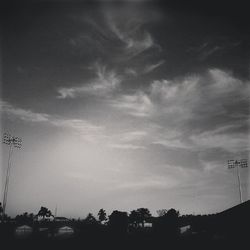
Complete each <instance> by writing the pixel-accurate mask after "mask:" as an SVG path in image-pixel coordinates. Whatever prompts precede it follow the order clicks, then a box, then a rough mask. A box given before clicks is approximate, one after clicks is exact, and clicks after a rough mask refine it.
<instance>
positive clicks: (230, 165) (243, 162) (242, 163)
mask: <svg viewBox="0 0 250 250" xmlns="http://www.w3.org/2000/svg"><path fill="white" fill-rule="evenodd" d="M235 167H236V169H237V177H238V185H239V194H240V203H242V202H243V200H242V190H241V181H240V170H239V168H240V167H241V168H247V167H248V165H247V160H246V159H241V160H228V168H229V169H231V168H235Z"/></svg>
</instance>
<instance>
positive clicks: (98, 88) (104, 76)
mask: <svg viewBox="0 0 250 250" xmlns="http://www.w3.org/2000/svg"><path fill="white" fill-rule="evenodd" d="M93 68H94V70H95V71H96V75H97V76H96V78H95V79H93V80H92V81H90V82H88V83H86V84H84V85H80V86H76V87H70V88H67V87H61V88H59V89H58V93H59V96H58V98H59V99H65V98H75V97H78V96H81V95H84V94H88V95H108V94H110V93H112V92H113V91H114V90H116V89H117V88H118V87H119V86H120V83H121V81H122V77H121V76H120V75H118V74H117V73H116V72H115V71H114V70H107V67H106V66H103V65H100V64H99V63H96V64H95V66H94V67H93Z"/></svg>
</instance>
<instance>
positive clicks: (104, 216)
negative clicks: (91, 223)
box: [98, 208, 107, 223]
mask: <svg viewBox="0 0 250 250" xmlns="http://www.w3.org/2000/svg"><path fill="white" fill-rule="evenodd" d="M98 220H99V221H100V222H101V223H103V222H104V221H106V220H107V214H106V211H105V210H104V209H103V208H101V209H100V210H99V212H98Z"/></svg>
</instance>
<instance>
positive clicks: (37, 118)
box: [0, 101, 50, 122]
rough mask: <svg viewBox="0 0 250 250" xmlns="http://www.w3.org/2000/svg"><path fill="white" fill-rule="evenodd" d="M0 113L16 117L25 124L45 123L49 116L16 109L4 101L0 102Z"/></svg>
mask: <svg viewBox="0 0 250 250" xmlns="http://www.w3.org/2000/svg"><path fill="white" fill-rule="evenodd" d="M0 106H1V111H2V112H3V113H4V114H7V115H8V116H13V117H18V118H19V119H21V120H23V121H27V122H46V121H49V119H50V115H48V114H45V113H36V112H33V111H31V110H26V109H22V108H16V107H14V106H12V105H11V104H9V103H8V102H5V101H0Z"/></svg>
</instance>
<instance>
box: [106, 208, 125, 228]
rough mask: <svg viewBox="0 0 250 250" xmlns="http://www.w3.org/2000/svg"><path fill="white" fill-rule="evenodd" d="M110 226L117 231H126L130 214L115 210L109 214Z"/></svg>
mask: <svg viewBox="0 0 250 250" xmlns="http://www.w3.org/2000/svg"><path fill="white" fill-rule="evenodd" d="M108 225H109V227H110V228H111V230H113V231H114V232H116V233H125V232H126V231H127V228H128V214H127V213H126V212H121V211H117V210H115V211H113V212H112V214H111V215H110V216H109V222H108Z"/></svg>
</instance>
